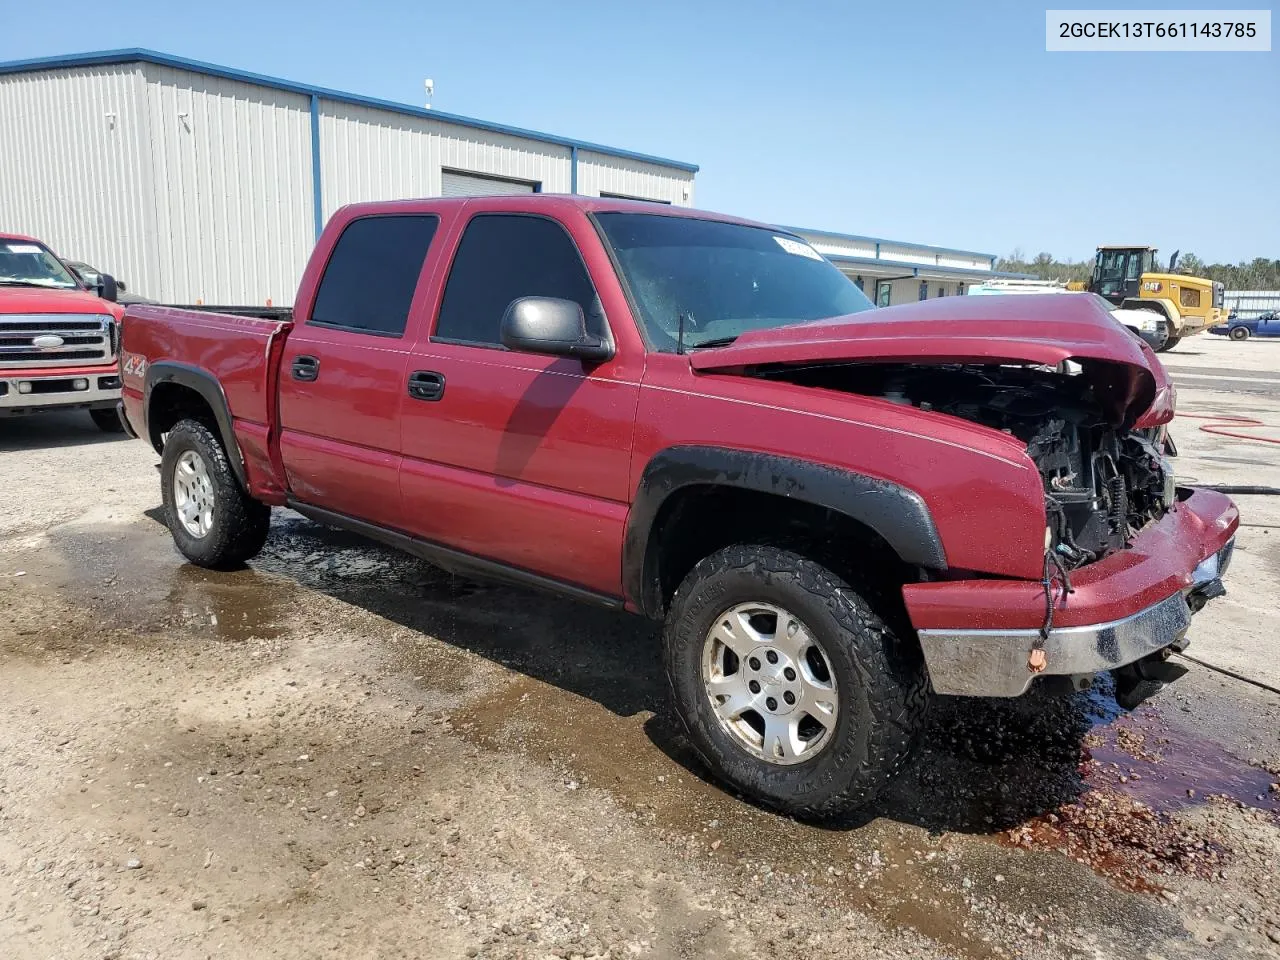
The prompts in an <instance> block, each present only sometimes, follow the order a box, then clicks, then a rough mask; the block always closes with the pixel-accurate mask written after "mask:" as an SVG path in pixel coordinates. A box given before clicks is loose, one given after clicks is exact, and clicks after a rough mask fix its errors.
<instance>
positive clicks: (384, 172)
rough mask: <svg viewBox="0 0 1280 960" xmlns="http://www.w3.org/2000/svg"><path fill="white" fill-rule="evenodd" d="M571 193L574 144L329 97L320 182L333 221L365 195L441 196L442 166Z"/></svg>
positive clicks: (323, 117) (324, 105)
mask: <svg viewBox="0 0 1280 960" xmlns="http://www.w3.org/2000/svg"><path fill="white" fill-rule="evenodd" d="M445 168H448V169H450V170H459V171H462V172H464V173H478V174H484V175H487V176H493V177H504V178H509V179H514V180H523V181H527V182H531V183H537V184H539V185H540V188H541V190H542V191H543V192H544V193H568V192H569V176H570V174H569V148H568V147H562V146H558V145H556V144H551V143H542V142H539V141H536V140H525V139H522V138H520V137H514V136H508V135H506V134H498V133H489V132H487V131H484V130H478V129H474V128H471V127H464V126H460V125H458V124H454V123H447V122H443V121H439V120H431V119H429V118H426V117H413V116H408V115H405V114H398V113H393V112H391V111H389V110H379V109H377V108H374V107H365V106H356V105H353V104H346V103H338V102H334V101H327V100H322V101H321V102H320V183H321V191H322V194H323V200H324V215H325V219H326V220H327V219H328V218H329V217H330V216H331V215H332V214H333V212H334V211H335V210H337V209H338V208H339V207H341V206H344V205H345V204H348V203H356V202H359V201H364V200H404V199H410V198H418V197H438V196H440V193H441V187H440V172H441V170H442V169H445Z"/></svg>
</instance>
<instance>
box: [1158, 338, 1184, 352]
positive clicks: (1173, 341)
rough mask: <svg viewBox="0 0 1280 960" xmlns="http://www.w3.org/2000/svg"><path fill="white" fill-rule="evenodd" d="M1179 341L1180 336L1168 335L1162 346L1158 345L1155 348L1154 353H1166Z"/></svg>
mask: <svg viewBox="0 0 1280 960" xmlns="http://www.w3.org/2000/svg"><path fill="white" fill-rule="evenodd" d="M1181 342H1182V338H1181V337H1169V339H1167V340H1165V342H1164V346H1162V347H1158V348H1157V349H1156V353H1168V352H1169V351H1170V350H1172V349H1173V348H1174V347H1176V346H1177V345H1178V344H1180V343H1181Z"/></svg>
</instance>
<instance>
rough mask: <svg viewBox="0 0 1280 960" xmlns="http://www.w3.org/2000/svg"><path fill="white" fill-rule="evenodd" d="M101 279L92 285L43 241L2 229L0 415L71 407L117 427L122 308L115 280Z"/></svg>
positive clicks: (108, 426) (103, 425)
mask: <svg viewBox="0 0 1280 960" xmlns="http://www.w3.org/2000/svg"><path fill="white" fill-rule="evenodd" d="M96 280H97V285H96V286H95V287H94V288H93V289H92V290H91V289H90V288H89V287H87V286H86V285H85V284H84V283H83V281H82V280H81V279H80V277H79V276H78V275H77V274H76V273H75V271H74V270H72V269H71V268H70V267H69V266H68V265H67V264H66V263H64V262H63V261H62V260H59V259H58V258H57V257H56V256H55V255H54V253H53V251H51V250H50V249H49V248H48V247H46V246H45V245H44V244H43V243H41V242H40V241H39V240H36V239H35V238H33V237H23V236H18V235H16V234H7V233H0V417H7V416H9V417H11V416H20V415H23V414H29V413H42V412H44V411H48V410H55V409H58V408H67V407H72V408H80V409H86V410H88V411H89V415H90V416H91V417H92V418H93V422H94V423H96V424H97V425H98V426H99V428H101V429H103V430H106V431H109V432H119V431H120V429H121V423H120V418H119V416H117V414H116V407H117V406H119V402H120V371H119V363H118V362H117V356H116V350H117V347H118V340H119V337H118V325H119V322H120V318H121V316H122V315H123V314H124V308H123V307H122V306H120V305H119V304H117V303H115V302H114V301H115V298H116V283H115V280H114V279H113V278H112V277H110V276H108V275H107V274H98V275H97V277H96Z"/></svg>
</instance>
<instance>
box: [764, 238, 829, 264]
mask: <svg viewBox="0 0 1280 960" xmlns="http://www.w3.org/2000/svg"><path fill="white" fill-rule="evenodd" d="M773 239H774V240H776V241H778V246H780V247H781V248H782V249H783V250H785V251H787V253H789V254H791V255H793V256H796V257H808V258H809V259H810V260H821V259H822V254H820V253H819V252H818V251H817V250H815V249H813V247H811V246H809V245H808V244H807V243H801V242H800V241H799V240H792V239H791V238H790V237H774V238H773Z"/></svg>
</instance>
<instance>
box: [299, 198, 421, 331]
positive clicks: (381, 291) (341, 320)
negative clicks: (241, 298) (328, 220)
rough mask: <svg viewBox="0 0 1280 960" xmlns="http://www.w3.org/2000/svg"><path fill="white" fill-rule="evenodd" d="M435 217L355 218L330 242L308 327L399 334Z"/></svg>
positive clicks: (407, 313) (407, 315) (416, 281)
mask: <svg viewBox="0 0 1280 960" xmlns="http://www.w3.org/2000/svg"><path fill="white" fill-rule="evenodd" d="M438 224H439V220H438V218H436V217H434V216H382V217H361V218H360V219H359V220H353V221H351V223H349V224H347V228H346V229H345V230H343V231H342V236H340V237H339V238H338V242H337V243H336V244H334V247H333V253H332V254H331V255H330V256H329V263H328V264H327V265H326V266H325V269H324V276H322V277H321V278H320V289H319V290H317V291H316V302H315V305H314V306H313V307H312V308H311V319H310V321H309V322H310V323H319V324H324V325H325V326H333V327H341V328H342V329H344V330H354V331H357V332H363V333H373V334H380V335H382V336H395V337H398V336H401V335H402V334H403V333H404V327H405V322H406V321H407V320H408V317H409V305H410V304H411V303H412V302H413V292H414V290H415V289H416V288H417V286H418V276H419V274H421V273H422V263H423V261H424V260H425V259H426V256H427V249H428V248H429V247H430V246H431V238H432V237H433V236H435V232H436V227H437V225H438Z"/></svg>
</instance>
